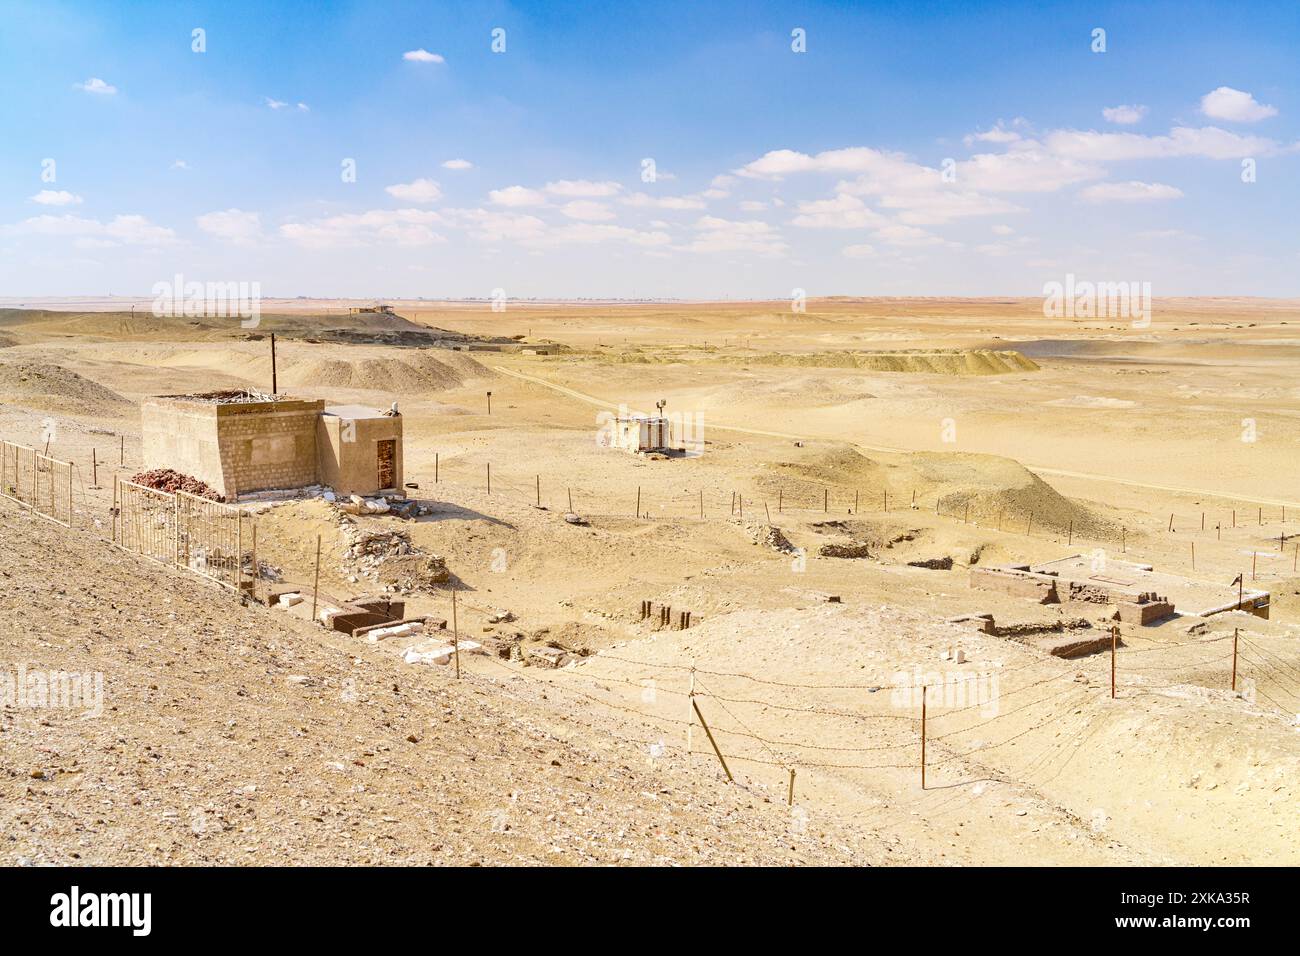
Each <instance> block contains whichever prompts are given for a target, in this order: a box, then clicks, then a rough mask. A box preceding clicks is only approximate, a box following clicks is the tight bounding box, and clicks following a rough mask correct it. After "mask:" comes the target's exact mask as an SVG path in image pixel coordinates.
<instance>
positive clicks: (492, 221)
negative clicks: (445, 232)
mask: <svg viewBox="0 0 1300 956" xmlns="http://www.w3.org/2000/svg"><path fill="white" fill-rule="evenodd" d="M446 214H447V216H448V218H450V219H452V220H453V221H454V222H455V223H456V224H457V225H461V226H464V227H466V228H467V229H469V230H470V235H472V236H473V237H474V238H475V239H479V240H482V241H483V242H503V241H505V242H511V241H513V242H522V241H524V240H527V239H538V238H540V237H541V236H542V235H544V234H545V232H546V223H545V222H543V221H542V220H541V219H538V218H537V217H536V216H532V215H528V214H519V213H508V212H500V211H499V210H496V209H449V210H447V213H446Z"/></svg>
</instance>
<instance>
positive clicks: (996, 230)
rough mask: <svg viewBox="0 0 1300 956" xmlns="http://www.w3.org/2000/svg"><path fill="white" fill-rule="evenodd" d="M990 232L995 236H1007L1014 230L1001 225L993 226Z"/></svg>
mask: <svg viewBox="0 0 1300 956" xmlns="http://www.w3.org/2000/svg"><path fill="white" fill-rule="evenodd" d="M991 231H992V233H993V235H995V236H1009V235H1011V234H1012V233H1013V232H1015V230H1014V229H1012V228H1011V227H1010V226H1006V225H1003V224H1002V223H999V224H998V225H996V226H993V227H992V230H991Z"/></svg>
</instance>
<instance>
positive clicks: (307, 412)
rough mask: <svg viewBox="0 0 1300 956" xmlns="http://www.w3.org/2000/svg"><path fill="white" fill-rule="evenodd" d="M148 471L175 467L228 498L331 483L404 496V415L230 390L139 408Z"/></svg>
mask: <svg viewBox="0 0 1300 956" xmlns="http://www.w3.org/2000/svg"><path fill="white" fill-rule="evenodd" d="M141 424H142V437H143V446H144V447H143V453H144V465H145V469H146V470H151V469H155V468H171V469H173V470H175V471H178V472H181V473H182V474H186V475H190V476H192V477H194V478H198V479H200V480H202V481H204V482H206V483H207V484H209V485H211V486H212V487H213V488H215V489H216V490H217V491H218V492H220V493H221V494H222V495H224V496H225V498H226V499H227V500H230V501H233V500H236V499H238V498H239V497H240V496H241V495H249V494H252V493H254V492H258V491H281V490H285V491H287V490H292V489H295V488H305V487H309V486H311V485H328V486H329V487H331V488H333V489H334V491H335V492H336V493H338V494H340V495H348V494H359V495H374V494H380V493H383V492H393V493H400V491H401V489H402V478H403V475H402V417H401V415H400V414H398V413H397V411H396V407H394V408H393V409H391V410H389V411H387V412H382V411H379V410H377V409H372V408H365V407H362V406H359V405H344V406H332V407H327V406H326V405H325V402H324V401H323V400H320V399H306V400H304V399H295V398H290V397H287V396H284V395H266V394H263V393H260V392H254V391H245V390H230V391H222V392H207V393H203V394H197V395H161V396H157V397H154V398H147V399H145V400H144V402H143V403H142V404H141Z"/></svg>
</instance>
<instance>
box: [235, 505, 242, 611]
mask: <svg viewBox="0 0 1300 956" xmlns="http://www.w3.org/2000/svg"><path fill="white" fill-rule="evenodd" d="M235 593H236V594H239V595H241V603H242V595H243V593H244V512H243V510H242V509H241V510H240V511H238V512H236V513H235Z"/></svg>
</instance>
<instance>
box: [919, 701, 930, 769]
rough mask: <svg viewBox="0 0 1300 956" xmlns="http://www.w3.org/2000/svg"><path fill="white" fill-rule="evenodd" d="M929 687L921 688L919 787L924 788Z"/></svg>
mask: <svg viewBox="0 0 1300 956" xmlns="http://www.w3.org/2000/svg"><path fill="white" fill-rule="evenodd" d="M929 690H930V688H929V687H924V686H923V687H922V688H921V789H922V790H924V789H925V698H926V697H927V696H928V693H929Z"/></svg>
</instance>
